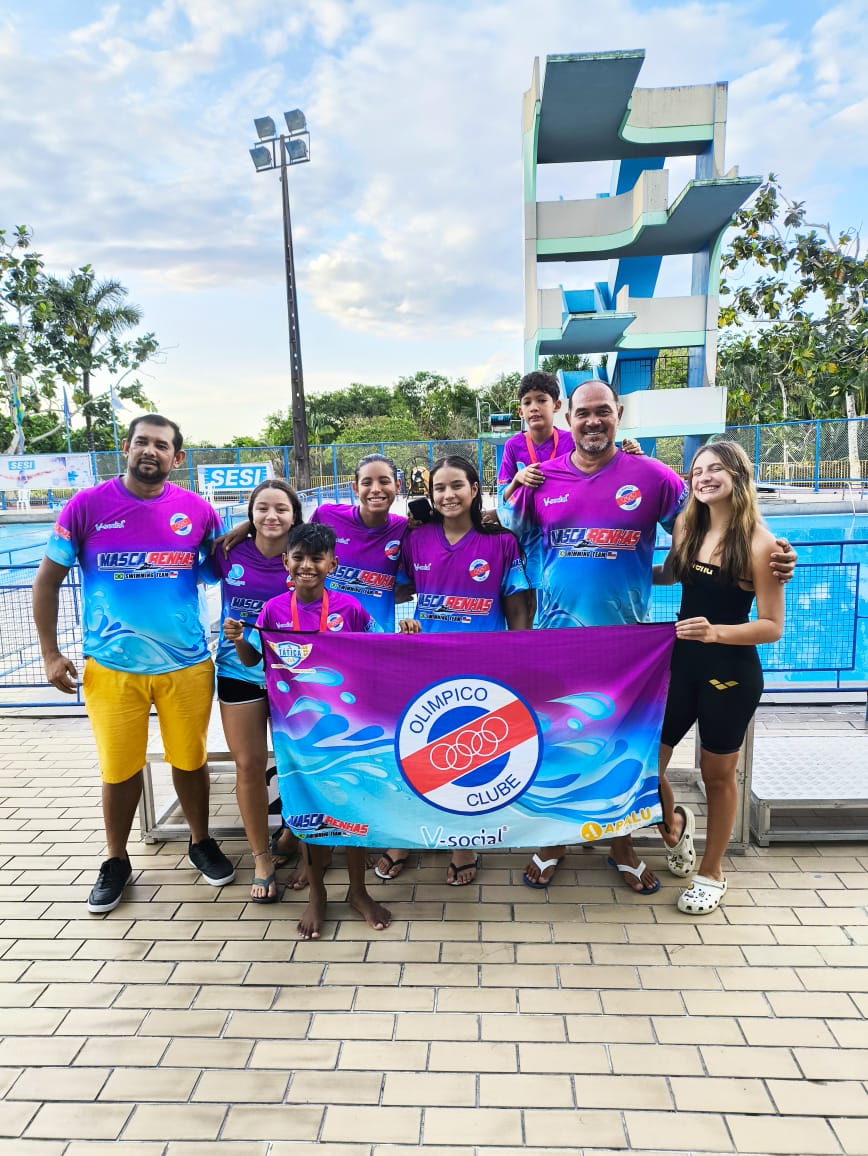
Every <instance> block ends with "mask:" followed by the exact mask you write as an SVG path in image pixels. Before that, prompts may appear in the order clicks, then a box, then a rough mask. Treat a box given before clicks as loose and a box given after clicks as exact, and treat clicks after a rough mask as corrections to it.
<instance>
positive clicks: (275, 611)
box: [250, 590, 382, 645]
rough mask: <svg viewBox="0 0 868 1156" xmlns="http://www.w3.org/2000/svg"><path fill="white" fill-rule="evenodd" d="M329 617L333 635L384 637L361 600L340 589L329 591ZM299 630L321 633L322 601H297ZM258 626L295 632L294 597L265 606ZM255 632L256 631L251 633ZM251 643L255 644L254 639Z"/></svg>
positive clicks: (290, 595)
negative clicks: (377, 635) (374, 635)
mask: <svg viewBox="0 0 868 1156" xmlns="http://www.w3.org/2000/svg"><path fill="white" fill-rule="evenodd" d="M328 599H329V600H328V617H327V619H326V630H327V631H329V633H331V634H337V633H339V632H341V633H343V634H381V633H382V630H381V629H380V626H379V624H378V623H377V621H376V620H375V619H374V618H372V617H371V615H370V614H369V613H368V612H367V610H366V609H365V607H364V606H362V604H361V602H359V600H358V598H353V596H352V595H351V594H342V593H341V592H340V591H339V590H330V591H329V592H328ZM296 612H297V614H298V629H299V630H300V631H304V632H305V633H307V634H318V633H319V625H320V617H321V615H322V599H321V598H317V600H316V601H315V602H300V601H299V602H296ZM256 625H257V626H261V627H262V629H263V630H293V629H294V627H293V625H292V594H291V593H286V594H280V595H278V597H277V598H271V599H270V600H269V601H268V602H266V604H265V605H264V606H263V608H262V610H261V611H260V614H259V617H258V618H257V620H256ZM255 633H256V632H255V631H253V632H252V634H255ZM250 641H251V643H253V644H254V645H256V644H255V643H254V641H253V638H252V637H251V640H250Z"/></svg>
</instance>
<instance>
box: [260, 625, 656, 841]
mask: <svg viewBox="0 0 868 1156" xmlns="http://www.w3.org/2000/svg"><path fill="white" fill-rule="evenodd" d="M261 633H262V639H263V649H264V651H265V655H266V683H267V687H268V696H269V701H270V703H271V716H272V725H273V737H274V751H275V757H276V760H277V767H278V780H279V784H280V793H281V798H282V800H283V815H284V821H285V822H286V824H287V826H289V827H291V828H292V830H293V831H295V832H296V833H297V834H298V835H302V836H304V837H305V838H306V839H308V840H316V841H317V842H324V843H344V844H348V845H359V844H361V845H364V846H377V847H391V846H397V847H408V848H409V847H418V848H428V849H430V850H450V849H454V848H456V847H477V848H483V847H491V848H494V847H533V846H553V845H557V844H559V843H579V842H592V841H593V840H595V839H599V838H603V837H610V836H612V835H624V834H627V833H628V832H629V831H631V830H635V829H637V828H639V827H644V826H648V825H649V824H651V823H655V822H658V821H659V820H660V817H661V812H660V805H659V794H658V780H657V753H658V746H659V741H660V725H661V721H662V717H663V708H664V706H665V703H666V690H667V685H668V677H669V659H670V654H671V650H672V644H673V640H674V629H673V627H672V626H671V625H668V624H664V625H647V626H613V627H589V628H586V629H570V630H552V631H545V632H543V631H518V632H507V633H504V634H498V635H496V636H495V635H491V636H486V637H485V638H482V637H480V636H470V635H464V634H443V635H413V636H410V637H403V636H401V635H362V634H346V635H336V634H329V633H322V634H305V635H301V634H291V633H287V632H277V631H268V630H263V631H262V632H261Z"/></svg>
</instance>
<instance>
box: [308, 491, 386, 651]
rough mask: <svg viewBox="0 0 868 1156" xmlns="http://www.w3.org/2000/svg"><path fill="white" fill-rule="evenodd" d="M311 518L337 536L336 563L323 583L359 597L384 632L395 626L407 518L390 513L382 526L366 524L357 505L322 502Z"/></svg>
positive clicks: (335, 589)
mask: <svg viewBox="0 0 868 1156" xmlns="http://www.w3.org/2000/svg"><path fill="white" fill-rule="evenodd" d="M310 520H311V522H320V523H321V524H322V525H324V526H330V527H331V528H332V529H333V530H334V532H335V536H336V537H337V545H336V546H335V554H336V555H337V559H338V566H337V569H336V570H335V572H334V574H331V575H330V576H329V577H328V578H327V579H326V586H327V588H328V589H329V590H334V591H336V592H338V593H342V594H351V595H352V596H353V597H354V598H358V600H359V602H361V604H362V606H364V607H365V609H366V610H367V611H368V613H369V614H370V615H371V617H372V618H373V619H375V620H376V622H377V623H378V625H379V626H380V628H381V629H382V630H384V631H385V632H386V633H387V634H388V633H391V632H392V631H394V629H395V583H396V581H397V582H398V583H402V582H404V583H406V578H405V577H404V575H403V573H401V541H402V539H403V537H404V534H405V533H406V530H407V519H406V518H402V517H400V516H399V515H398V514H389V516H388V518H387V519H386V523H385V525H383V526H374V527H368V526H366V525H365V523H364V522H363V521H362V518H361V514H360V513H359V510H358V508H357V507H356V506H343V505H323V506H320V507H318V509H316V510H314V512H313V514H312V515H311V518H310Z"/></svg>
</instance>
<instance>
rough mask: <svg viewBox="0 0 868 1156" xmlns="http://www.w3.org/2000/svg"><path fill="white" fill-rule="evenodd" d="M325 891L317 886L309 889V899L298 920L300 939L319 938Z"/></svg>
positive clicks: (323, 918)
mask: <svg viewBox="0 0 868 1156" xmlns="http://www.w3.org/2000/svg"><path fill="white" fill-rule="evenodd" d="M325 915H326V893H325V890H322V891H320V890H319V889H318V888H314V889H312V890H311V894H310V900H309V902H308V905H307V907H305V909H304V911H303V912H302V916H301V919H299V921H298V934H299V938H300V939H319V937H320V935H321V934H322V925H323V923H325Z"/></svg>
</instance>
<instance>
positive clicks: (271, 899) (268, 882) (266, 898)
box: [250, 871, 280, 903]
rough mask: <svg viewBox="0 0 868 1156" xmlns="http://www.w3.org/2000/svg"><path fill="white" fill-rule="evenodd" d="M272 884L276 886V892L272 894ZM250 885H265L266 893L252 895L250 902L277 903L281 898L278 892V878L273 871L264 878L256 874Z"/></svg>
mask: <svg viewBox="0 0 868 1156" xmlns="http://www.w3.org/2000/svg"><path fill="white" fill-rule="evenodd" d="M272 885H273V886H274V894H273V895H270V894H269V892H270V891H271V888H272ZM250 886H251V887H264V888H265V894H264V895H251V896H250V902H251V903H276V902H277V900H278V899H279V898H280V896H279V895H278V894H277V880H276V879H275V877H274V872H273V871H272V872H271V874H270V875H266V877H265V878H264V879H260V878H259V876H258V875H254V876H253V879H252V881H251V883H250Z"/></svg>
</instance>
